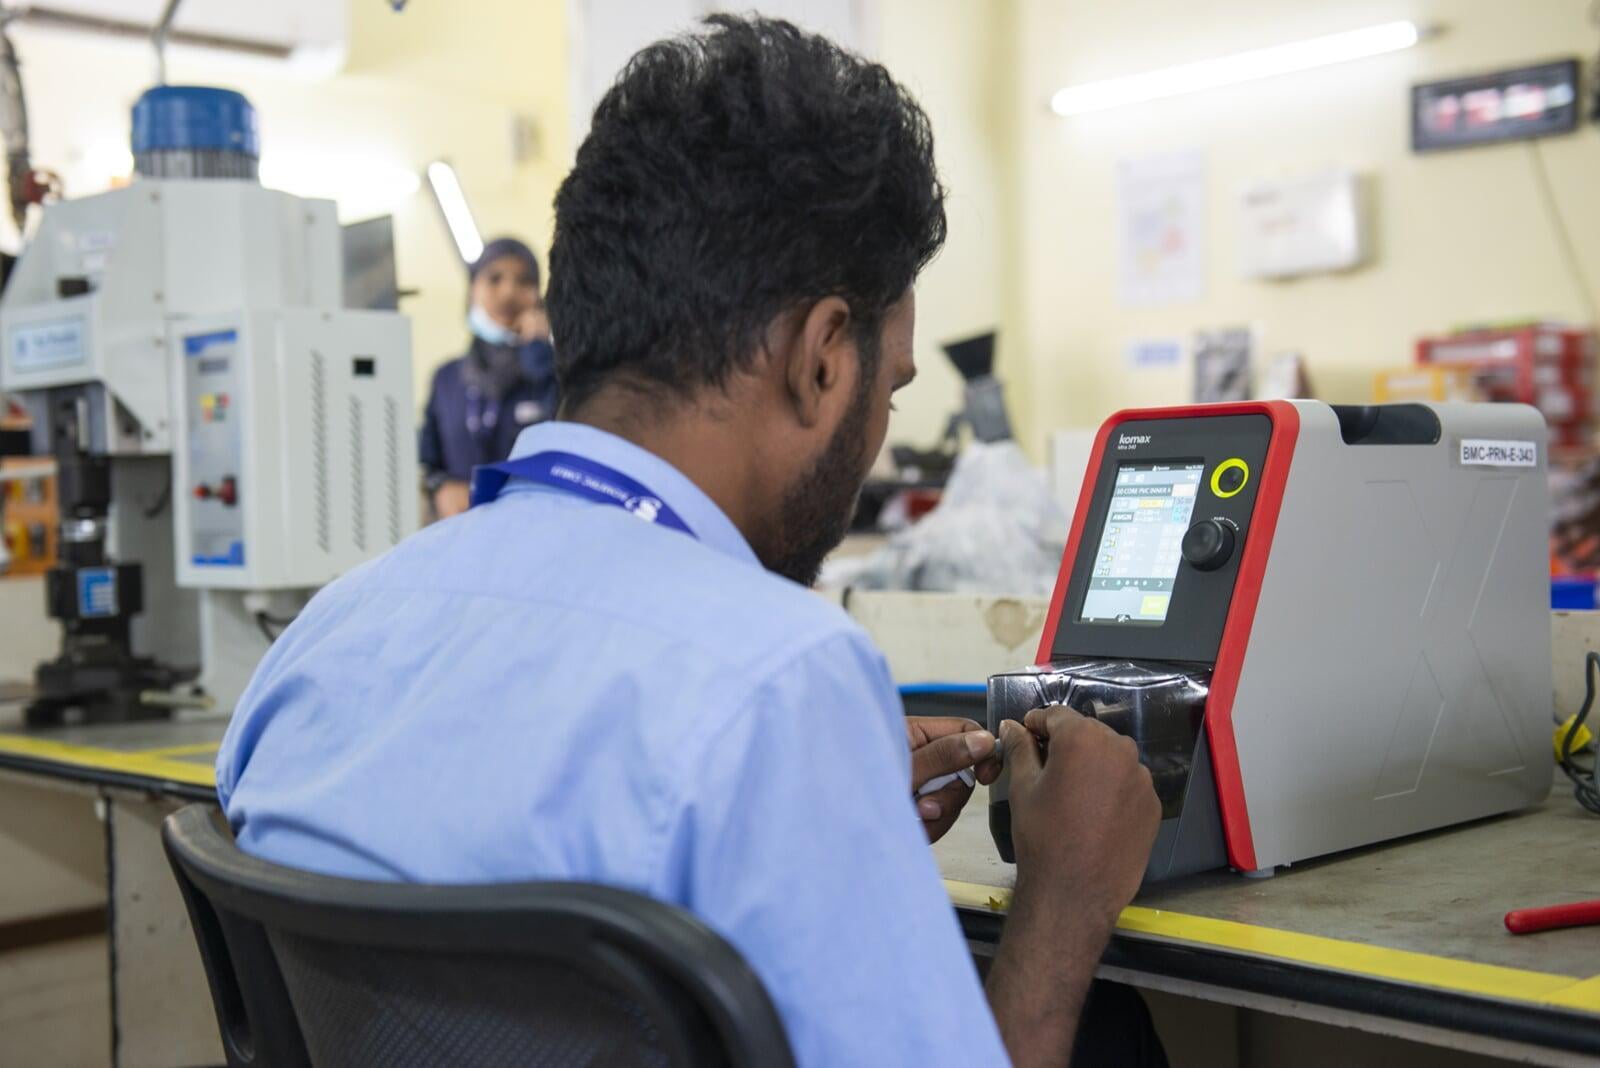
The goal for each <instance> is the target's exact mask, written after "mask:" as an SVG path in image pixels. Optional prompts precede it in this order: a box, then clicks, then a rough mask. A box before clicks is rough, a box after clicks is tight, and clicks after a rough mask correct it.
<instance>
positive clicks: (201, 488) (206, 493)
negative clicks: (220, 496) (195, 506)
mask: <svg viewBox="0 0 1600 1068" xmlns="http://www.w3.org/2000/svg"><path fill="white" fill-rule="evenodd" d="M194 499H195V500H197V501H205V500H210V499H211V487H210V486H208V485H206V484H205V483H204V482H202V483H200V485H198V486H196V487H195V488H194Z"/></svg>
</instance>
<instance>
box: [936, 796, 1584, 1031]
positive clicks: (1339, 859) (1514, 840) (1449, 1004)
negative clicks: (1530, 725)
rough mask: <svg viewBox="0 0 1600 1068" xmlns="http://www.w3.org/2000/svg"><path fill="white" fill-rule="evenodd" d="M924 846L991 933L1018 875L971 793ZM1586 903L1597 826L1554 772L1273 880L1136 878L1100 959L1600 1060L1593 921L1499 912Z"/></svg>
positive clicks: (969, 925) (964, 906)
mask: <svg viewBox="0 0 1600 1068" xmlns="http://www.w3.org/2000/svg"><path fill="white" fill-rule="evenodd" d="M935 853H936V854H937V855H938V858H939V865H940V869H941V871H942V872H943V874H944V876H945V879H946V880H947V883H948V885H949V888H950V891H951V896H952V898H953V899H954V900H955V901H956V903H957V906H958V908H959V909H960V910H961V912H962V919H963V925H964V926H965V927H966V929H967V933H968V937H969V939H972V940H973V941H975V942H977V943H979V944H980V945H981V944H982V943H984V942H992V941H995V940H997V939H998V936H999V931H1000V926H1001V918H1002V914H1003V912H1004V909H1005V907H1006V906H1007V905H1008V904H1009V901H1010V888H1011V886H1012V885H1013V884H1014V882H1015V871H1016V869H1015V868H1013V867H1011V866H1010V865H1008V864H1005V863H1003V862H1002V861H1001V860H1000V858H999V856H998V855H997V854H996V852H995V849H994V844H993V841H992V839H991V838H990V836H989V827H988V817H987V798H986V797H985V796H984V791H983V790H981V788H980V790H979V791H978V792H977V793H975V794H974V796H973V798H972V800H971V802H969V804H968V806H967V810H966V811H965V812H964V813H963V814H962V818H961V819H960V820H959V821H958V822H957V824H956V826H955V827H954V828H952V829H951V831H950V833H949V834H948V835H946V836H945V838H944V840H942V841H941V842H940V843H939V844H938V845H937V846H935ZM1590 898H1600V818H1597V817H1595V816H1592V815H1589V814H1588V813H1587V812H1585V811H1584V810H1583V809H1582V808H1581V807H1579V805H1578V804H1577V803H1576V802H1575V801H1574V800H1573V798H1572V793H1571V789H1570V787H1568V786H1567V784H1566V781H1565V779H1559V778H1558V780H1557V782H1556V786H1555V789H1554V790H1553V791H1552V792H1551V794H1550V797H1549V798H1548V799H1547V800H1546V801H1545V802H1544V803H1543V804H1542V805H1540V806H1538V807H1537V808H1534V809H1530V810H1528V811H1526V812H1521V813H1516V814H1513V815H1509V816H1501V817H1496V818H1493V819H1488V820H1480V821H1478V822H1476V823H1472V824H1468V825H1465V826H1461V827H1455V828H1451V829H1447V830H1443V831H1436V832H1432V833H1430V834H1423V835H1416V836H1413V837H1411V838H1406V839H1401V840H1399V841H1395V842H1388V843H1385V844H1383V845H1378V846H1372V847H1369V848H1366V849H1360V850H1354V851H1351V852H1347V853H1342V854H1338V855H1336V856H1333V857H1329V858H1323V859H1320V860H1316V861H1310V862H1306V863H1302V864H1297V865H1295V866H1294V867H1292V868H1285V869H1280V870H1279V872H1278V874H1277V875H1275V876H1274V877H1272V878H1270V879H1246V878H1244V877H1243V876H1240V875H1236V874H1233V873H1231V872H1213V873H1209V874H1205V875H1196V876H1190V877H1188V878H1185V879H1179V880H1175V881H1173V882H1170V883H1164V884H1157V885H1155V886H1153V887H1150V888H1147V889H1145V890H1144V891H1142V892H1141V893H1140V894H1139V896H1138V898H1137V899H1136V900H1135V902H1134V905H1133V906H1132V907H1131V908H1129V909H1127V910H1126V911H1125V912H1124V913H1123V916H1122V920H1121V922H1120V923H1119V924H1118V936H1117V938H1116V939H1115V940H1114V942H1113V944H1112V947H1111V951H1110V952H1109V953H1108V954H1107V958H1106V960H1107V963H1108V964H1112V965H1114V966H1116V967H1121V968H1124V969H1127V970H1129V971H1132V972H1148V973H1152V974H1157V973H1171V972H1174V971H1178V972H1182V973H1183V974H1186V975H1187V976H1188V977H1189V978H1191V979H1193V980H1194V981H1196V982H1200V983H1207V984H1213V985H1223V986H1228V985H1234V984H1238V985H1240V986H1241V987H1242V988H1245V989H1251V990H1255V991H1256V992H1259V993H1263V994H1268V995H1273V996H1280V997H1293V998H1295V999H1298V1000H1310V1001H1325V1002H1326V1003H1328V1004H1332V1005H1337V1006H1338V1007H1341V1008H1345V1009H1349V1010H1351V1011H1356V1012H1361V1013H1368V1014H1378V1015H1393V1016H1394V1017H1395V1018H1397V1019H1404V1020H1409V1021H1411V1022H1413V1023H1416V1024H1419V1025H1424V1026H1432V1027H1445V1028H1455V1029H1466V1030H1473V1031H1480V1032H1481V1033H1484V1034H1489V1035H1496V1036H1499V1037H1503V1038H1509V1039H1512V1040H1514V1041H1518V1042H1523V1043H1527V1044H1531V1045H1534V1046H1544V1047H1550V1048H1556V1049H1566V1050H1573V1051H1582V1052H1586V1053H1596V1054H1600V976H1597V975H1596V973H1597V972H1600V927H1582V928H1573V929H1568V930H1563V931H1550V932H1546V933H1543V934H1537V935H1512V934H1510V933H1509V932H1507V931H1506V929H1505V926H1504V923H1503V920H1502V918H1503V917H1504V915H1505V913H1506V912H1507V911H1509V910H1511V909H1513V908H1519V907H1526V906H1534V905H1550V904H1557V903H1561V902H1567V901H1581V900H1586V899H1590ZM1063 907H1070V903H1068V902H1063ZM1175 949H1182V950H1184V952H1181V953H1173V952H1172V950H1175Z"/></svg>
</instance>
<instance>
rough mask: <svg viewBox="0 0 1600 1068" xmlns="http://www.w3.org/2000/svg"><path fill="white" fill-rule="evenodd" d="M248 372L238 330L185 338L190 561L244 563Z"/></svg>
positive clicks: (218, 564)
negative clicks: (244, 390) (243, 414)
mask: <svg viewBox="0 0 1600 1068" xmlns="http://www.w3.org/2000/svg"><path fill="white" fill-rule="evenodd" d="M243 382H244V373H243V368H242V366H241V357H240V354H239V334H238V331H236V330H213V331H209V332H207V333H203V334H193V335H190V336H189V337H186V338H184V339H183V383H184V391H183V405H184V409H185V425H186V426H187V430H188V435H187V438H188V440H187V441H185V442H184V448H185V449H187V450H188V459H189V464H188V472H189V482H190V486H189V487H188V492H189V495H190V496H191V497H193V499H194V503H193V505H192V506H191V507H190V508H189V531H190V537H189V546H190V562H191V563H193V564H194V565H195V566H197V567H208V568H209V567H232V568H239V567H243V566H244V562H245V544H244V542H245V538H244V530H245V526H244V515H243V509H242V508H240V507H239V504H240V500H239V495H240V481H241V463H242V460H243V447H242V444H241V442H242V437H243V427H242V426H241V425H240V417H241V411H240V409H241V407H242V406H241V405H240V404H239V403H238V398H239V397H240V396H241V395H242V394H241V392H240V387H241V386H242V385H243Z"/></svg>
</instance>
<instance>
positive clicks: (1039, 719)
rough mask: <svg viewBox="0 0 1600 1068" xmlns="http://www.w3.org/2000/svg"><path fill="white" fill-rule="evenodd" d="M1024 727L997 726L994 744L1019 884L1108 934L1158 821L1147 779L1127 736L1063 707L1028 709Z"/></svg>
mask: <svg viewBox="0 0 1600 1068" xmlns="http://www.w3.org/2000/svg"><path fill="white" fill-rule="evenodd" d="M1023 725H1024V726H1025V727H1026V729H1024V728H1023V727H1022V726H1018V725H1016V724H1014V723H1006V724H1004V725H1003V726H1004V728H1005V729H1004V730H1002V732H1001V743H1000V744H1001V746H1002V747H1003V749H1004V753H1005V762H1006V766H1007V767H1009V768H1010V769H1011V788H1010V795H1009V796H1010V800H1011V837H1012V840H1013V842H1014V843H1015V845H1016V850H1017V881H1018V884H1019V885H1020V884H1023V883H1027V884H1028V885H1029V887H1030V888H1031V887H1035V886H1036V887H1038V888H1039V889H1040V890H1042V891H1044V892H1045V893H1048V894H1050V895H1051V896H1052V897H1056V898H1065V899H1066V900H1070V901H1071V902H1072V905H1073V908H1074V910H1076V911H1080V912H1082V911H1088V912H1090V913H1091V914H1093V915H1096V916H1099V917H1101V918H1102V919H1103V920H1104V921H1105V924H1106V933H1107V935H1108V936H1109V934H1110V932H1111V927H1112V926H1114V925H1115V923H1116V919H1117V915H1118V914H1119V913H1120V912H1121V911H1122V907H1123V906H1124V905H1126V904H1127V903H1128V902H1129V901H1131V900H1133V895H1134V893H1135V892H1136V891H1137V890H1138V889H1139V883H1140V881H1141V880H1142V879H1143V878H1144V869H1145V865H1146V864H1148V863H1149V860H1150V848H1151V846H1152V845H1154V844H1155V840H1156V831H1157V830H1158V829H1159V827H1160V824H1161V802H1160V800H1159V799H1158V798H1157V797H1156V792H1155V787H1154V786H1152V785H1151V782H1150V772H1149V771H1148V770H1146V768H1145V767H1144V765H1142V764H1140V763H1139V747H1138V745H1137V744H1135V743H1134V741H1133V739H1132V738H1129V737H1127V736H1126V735H1122V734H1118V733H1117V732H1116V731H1114V730H1112V729H1111V728H1110V727H1107V726H1106V725H1105V724H1103V723H1101V722H1100V721H1099V720H1097V719H1094V718H1093V717H1090V716H1085V715H1083V714H1082V713H1080V712H1077V711H1075V710H1073V709H1071V708H1067V707H1065V706H1062V705H1056V706H1053V707H1051V708H1036V709H1034V710H1033V711H1032V712H1029V713H1028V714H1027V716H1026V717H1025V718H1024V719H1023ZM1041 745H1042V746H1045V747H1047V749H1041ZM1047 754H1048V755H1047Z"/></svg>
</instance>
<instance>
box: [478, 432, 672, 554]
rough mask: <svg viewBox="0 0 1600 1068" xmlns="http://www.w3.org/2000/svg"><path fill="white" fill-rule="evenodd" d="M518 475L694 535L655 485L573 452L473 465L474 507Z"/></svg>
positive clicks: (649, 521)
mask: <svg viewBox="0 0 1600 1068" xmlns="http://www.w3.org/2000/svg"><path fill="white" fill-rule="evenodd" d="M513 478H523V479H527V480H528V481H529V482H534V483H537V484H539V485H541V486H550V487H551V488H553V489H558V490H561V491H562V492H564V493H571V494H575V495H577V496H579V497H586V498H588V499H589V500H591V501H596V502H598V503H600V504H609V505H614V506H615V507H617V508H625V509H627V510H628V511H629V512H632V513H633V514H634V515H636V516H638V517H639V518H640V519H643V520H644V521H645V522H647V523H656V524H658V525H660V526H663V527H671V528H672V529H673V530H681V531H682V532H683V533H685V534H687V535H689V536H690V537H691V538H692V537H694V531H692V530H690V529H689V524H687V523H685V522H684V521H683V520H682V519H681V518H679V516H678V513H677V512H674V511H673V510H672V506H671V505H669V504H667V503H666V502H665V501H663V500H662V499H661V498H660V497H657V496H656V495H655V494H654V493H653V492H651V490H650V487H649V486H646V485H645V484H644V483H643V482H639V481H637V480H636V479H632V478H629V477H628V476H627V475H625V474H623V473H622V472H621V471H616V470H613V469H612V468H609V467H607V466H606V465H605V464H602V463H596V462H595V461H594V460H589V459H585V458H584V457H582V456H574V455H573V454H572V453H570V452H537V453H534V454H533V455H532V456H524V457H521V458H520V459H516V460H507V461H506V462H505V463H503V464H484V465H483V466H481V467H475V468H473V469H472V506H473V507H474V508H476V507H477V506H478V505H480V504H488V503H489V502H490V501H492V500H494V499H495V498H496V497H498V496H500V491H501V490H503V489H505V485H506V483H507V482H509V481H510V480H511V479H513Z"/></svg>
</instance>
